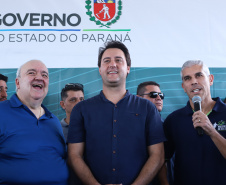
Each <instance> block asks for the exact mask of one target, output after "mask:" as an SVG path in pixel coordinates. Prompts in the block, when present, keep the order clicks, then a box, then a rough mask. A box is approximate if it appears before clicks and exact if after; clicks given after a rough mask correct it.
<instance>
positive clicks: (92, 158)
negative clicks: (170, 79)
mask: <svg viewBox="0 0 226 185" xmlns="http://www.w3.org/2000/svg"><path fill="white" fill-rule="evenodd" d="M98 66H99V72H100V75H101V77H102V81H103V90H102V91H101V92H100V94H99V95H97V96H95V97H93V98H90V99H87V100H84V101H82V102H80V103H78V104H77V105H76V106H75V107H74V109H73V110H72V113H71V119H70V125H69V133H68V143H69V144H68V153H69V163H71V165H72V167H73V169H74V170H75V172H76V173H77V175H78V177H79V178H80V179H81V180H82V181H83V183H84V184H92V185H100V184H123V185H131V184H133V185H136V184H137V185H138V184H139V185H142V184H149V183H150V182H151V180H152V179H153V177H154V176H155V175H156V173H157V171H158V170H159V168H160V167H161V166H162V164H163V162H164V148H163V143H162V142H163V141H165V137H164V133H163V129H162V124H161V118H160V115H159V112H158V110H157V109H156V107H155V106H154V105H153V104H152V103H151V102H150V101H148V100H145V99H143V98H140V97H137V96H135V95H132V94H130V93H129V91H128V90H126V77H127V75H128V74H129V72H130V66H131V60H130V55H129V52H128V49H127V48H126V46H125V45H124V44H122V43H120V42H116V41H112V42H109V43H107V44H106V45H105V47H104V48H101V49H100V53H99V57H98Z"/></svg>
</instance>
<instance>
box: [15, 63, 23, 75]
mask: <svg viewBox="0 0 226 185" xmlns="http://www.w3.org/2000/svg"><path fill="white" fill-rule="evenodd" d="M22 66H23V65H21V66H20V67H19V68H18V69H17V71H16V78H19V77H20V72H21V67H22Z"/></svg>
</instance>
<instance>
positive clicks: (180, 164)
mask: <svg viewBox="0 0 226 185" xmlns="http://www.w3.org/2000/svg"><path fill="white" fill-rule="evenodd" d="M181 78H182V88H183V89H184V92H185V93H186V94H187V96H188V98H189V101H188V102H187V105H186V106H185V107H183V108H181V109H178V110H176V111H174V112H173V113H171V114H170V115H169V116H168V117H167V118H166V120H165V122H164V128H165V134H166V136H167V139H168V140H167V145H166V146H167V148H166V158H170V157H172V155H173V154H175V166H174V185H191V184H192V185H201V184H203V185H204V184H205V185H213V184H217V185H225V174H226V139H225V138H226V114H225V112H226V105H225V104H224V103H223V102H222V101H221V99H220V98H212V97H211V91H210V86H212V85H213V80H214V76H213V75H212V74H210V71H209V68H208V67H207V66H206V65H205V64H204V63H203V62H202V61H200V60H189V61H187V62H185V63H184V64H183V66H182V68H181ZM194 96H196V104H197V105H201V110H199V111H198V110H195V106H194V102H193V100H194V99H193V97H194ZM198 107H199V106H198ZM195 111H196V112H195Z"/></svg>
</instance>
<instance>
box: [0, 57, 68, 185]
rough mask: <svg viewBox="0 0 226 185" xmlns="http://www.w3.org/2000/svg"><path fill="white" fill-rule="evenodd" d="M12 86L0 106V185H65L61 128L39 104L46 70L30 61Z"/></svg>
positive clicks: (47, 84) (47, 74)
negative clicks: (12, 90) (10, 93)
mask: <svg viewBox="0 0 226 185" xmlns="http://www.w3.org/2000/svg"><path fill="white" fill-rule="evenodd" d="M15 82H16V94H14V95H13V96H12V97H11V98H10V100H6V101H4V102H2V103H0V110H1V111H0V117H1V124H0V148H1V150H0V184H17V185H25V184H29V185H67V181H68V169H67V165H66V143H65V140H64V136H63V132H62V128H61V125H60V122H59V120H58V119H57V117H56V116H54V115H53V114H52V113H51V112H49V111H48V110H47V108H46V107H45V106H44V105H43V104H42V102H43V99H44V98H45V97H46V94H47V92H48V86H49V72H48V69H47V68H46V66H45V64H43V63H42V62H41V61H39V60H31V61H29V62H26V63H25V64H23V65H22V66H21V67H20V68H19V69H18V70H17V75H16V80H15Z"/></svg>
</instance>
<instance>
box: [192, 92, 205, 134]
mask: <svg viewBox="0 0 226 185" xmlns="http://www.w3.org/2000/svg"><path fill="white" fill-rule="evenodd" d="M201 101H202V99H201V97H200V96H194V97H193V98H192V102H193V104H194V111H195V112H196V111H199V110H200V111H202V108H201ZM196 130H197V132H198V135H200V136H202V135H203V133H204V131H203V129H202V128H201V127H196Z"/></svg>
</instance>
